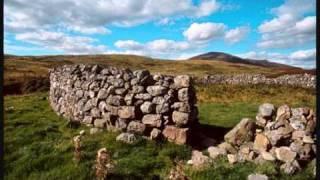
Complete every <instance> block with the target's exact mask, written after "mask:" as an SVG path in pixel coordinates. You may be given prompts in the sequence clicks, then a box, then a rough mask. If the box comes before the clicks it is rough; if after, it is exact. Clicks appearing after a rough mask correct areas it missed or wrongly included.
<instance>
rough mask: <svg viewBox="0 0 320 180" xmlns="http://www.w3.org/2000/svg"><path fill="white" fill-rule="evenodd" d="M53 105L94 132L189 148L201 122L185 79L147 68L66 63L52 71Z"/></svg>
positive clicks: (190, 87)
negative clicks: (164, 140)
mask: <svg viewBox="0 0 320 180" xmlns="http://www.w3.org/2000/svg"><path fill="white" fill-rule="evenodd" d="M50 104H51V106H52V108H53V109H54V110H55V111H56V112H57V113H58V114H59V115H62V116H64V117H65V118H67V119H68V120H69V121H71V122H76V123H77V122H78V123H84V124H87V125H88V126H92V127H93V128H92V129H91V131H90V132H91V133H94V132H98V131H101V129H107V130H108V131H122V132H126V133H127V134H122V135H121V136H120V137H118V139H119V140H121V139H127V140H128V141H132V140H134V139H135V138H134V137H133V135H132V134H141V135H143V136H148V137H149V138H150V139H162V138H163V139H167V140H169V141H172V142H175V143H177V144H185V143H186V142H187V141H188V136H189V134H190V132H191V130H192V126H193V124H196V123H198V119H197V115H198V109H197V106H196V96H195V90H194V88H193V84H192V79H191V78H190V77H189V76H187V75H180V76H175V77H174V76H165V75H161V74H155V75H151V74H150V73H149V71H147V70H136V71H134V72H132V71H131V70H129V69H118V68H115V67H107V68H103V67H101V66H98V65H84V64H80V65H64V66H60V67H56V68H54V69H51V70H50Z"/></svg>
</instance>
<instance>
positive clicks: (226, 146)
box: [218, 142, 237, 154]
mask: <svg viewBox="0 0 320 180" xmlns="http://www.w3.org/2000/svg"><path fill="white" fill-rule="evenodd" d="M218 147H219V148H221V149H224V150H226V151H227V153H231V154H235V153H237V149H236V148H235V147H233V146H232V145H231V144H229V143H227V142H223V143H221V144H219V145H218Z"/></svg>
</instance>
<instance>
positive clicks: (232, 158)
mask: <svg viewBox="0 0 320 180" xmlns="http://www.w3.org/2000/svg"><path fill="white" fill-rule="evenodd" d="M227 158H228V161H229V163H230V164H234V163H236V162H237V161H238V158H237V155H235V154H228V155H227Z"/></svg>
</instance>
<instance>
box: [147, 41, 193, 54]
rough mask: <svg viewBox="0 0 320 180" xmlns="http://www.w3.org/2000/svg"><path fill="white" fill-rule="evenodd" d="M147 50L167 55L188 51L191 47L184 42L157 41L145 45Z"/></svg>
mask: <svg viewBox="0 0 320 180" xmlns="http://www.w3.org/2000/svg"><path fill="white" fill-rule="evenodd" d="M147 48H148V49H150V50H152V51H158V52H159V53H167V52H180V51H185V50H189V49H190V48H191V45H190V44H189V43H188V42H185V41H173V40H167V39H158V40H154V41H151V42H149V43H147Z"/></svg>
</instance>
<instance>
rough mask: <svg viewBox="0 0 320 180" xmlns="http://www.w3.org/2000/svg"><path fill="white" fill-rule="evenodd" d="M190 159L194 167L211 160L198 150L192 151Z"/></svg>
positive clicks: (202, 165)
mask: <svg viewBox="0 0 320 180" xmlns="http://www.w3.org/2000/svg"><path fill="white" fill-rule="evenodd" d="M191 161H192V166H193V167H194V168H203V167H205V166H208V165H210V163H211V162H212V161H211V160H210V158H209V157H208V156H205V155H203V154H202V152H201V151H198V150H193V151H192V156H191Z"/></svg>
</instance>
